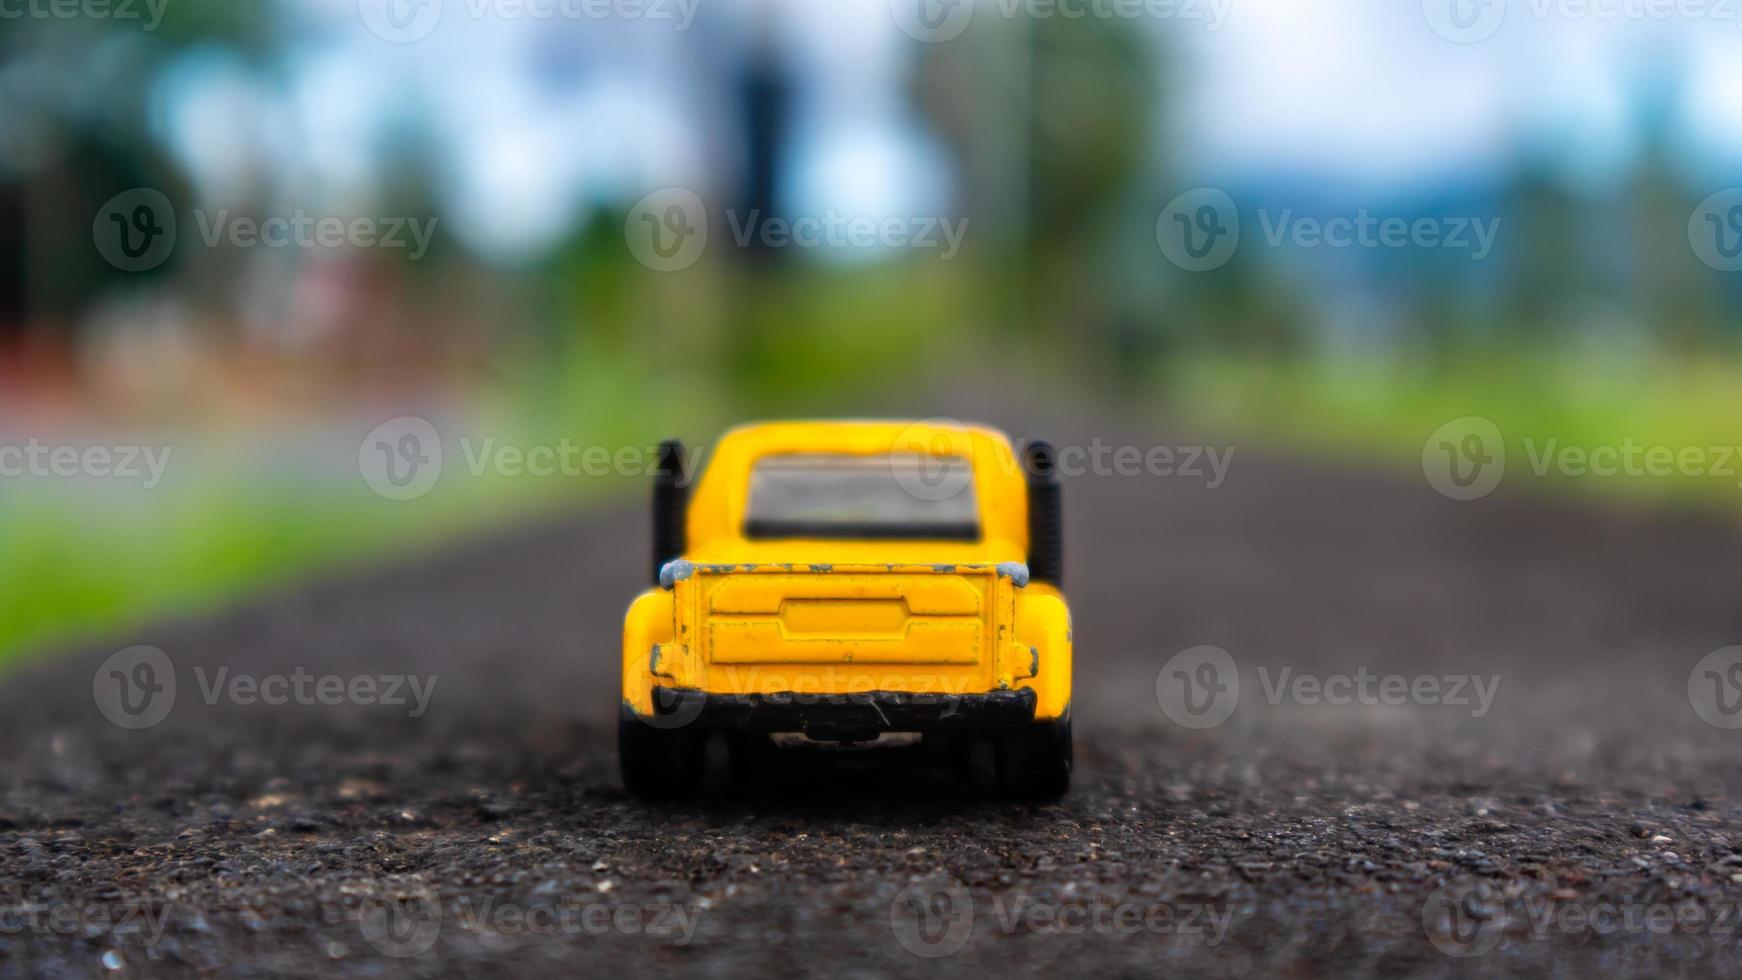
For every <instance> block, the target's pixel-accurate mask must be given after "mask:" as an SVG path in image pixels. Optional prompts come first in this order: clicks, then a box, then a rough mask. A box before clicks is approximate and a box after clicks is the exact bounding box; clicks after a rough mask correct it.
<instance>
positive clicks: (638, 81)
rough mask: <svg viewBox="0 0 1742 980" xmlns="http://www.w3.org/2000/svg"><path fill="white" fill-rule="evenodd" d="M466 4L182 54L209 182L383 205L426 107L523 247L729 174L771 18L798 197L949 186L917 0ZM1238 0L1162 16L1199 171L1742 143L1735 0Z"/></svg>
mask: <svg viewBox="0 0 1742 980" xmlns="http://www.w3.org/2000/svg"><path fill="white" fill-rule="evenodd" d="M361 2H362V3H363V4H364V5H365V6H366V5H368V4H372V3H388V2H395V0H361ZM446 2H447V4H448V5H449V6H450V7H454V8H456V10H458V11H460V12H461V13H460V14H457V15H456V14H455V13H454V12H452V11H450V12H449V14H448V15H447V16H444V18H443V19H442V21H441V22H440V24H439V25H438V26H437V27H436V28H435V30H434V32H433V34H431V35H430V36H429V37H428V38H426V39H424V40H423V41H421V42H420V43H413V44H393V43H389V42H388V41H385V40H382V39H381V38H379V37H376V36H374V35H373V34H371V33H370V32H369V30H368V29H366V27H365V24H364V20H363V18H362V17H361V16H360V15H359V0H287V3H286V5H285V6H284V7H283V8H282V13H281V16H283V17H284V18H285V23H284V24H283V27H282V30H281V31H280V36H281V37H285V38H289V39H290V40H289V41H288V42H287V43H286V44H285V46H284V50H285V55H284V62H283V64H282V66H281V67H280V68H279V72H280V74H278V75H277V76H275V77H272V78H269V79H268V78H262V77H260V75H259V74H257V73H255V72H252V71H250V70H249V69H247V68H246V67H245V66H244V65H243V64H242V63H241V62H240V61H238V60H237V57H236V56H235V55H231V54H228V53H225V52H224V51H222V50H221V49H204V50H202V49H196V50H193V51H191V52H189V53H187V54H186V55H184V56H182V58H181V60H180V62H179V64H177V65H176V66H175V68H174V69H173V70H172V71H170V72H168V73H166V75H165V76H164V77H163V78H162V80H161V82H160V88H161V91H160V92H159V93H158V94H159V95H160V97H161V108H162V111H161V112H160V114H159V117H158V118H159V120H160V123H161V125H162V126H163V127H164V128H165V134H164V135H165V136H166V137H167V138H168V142H169V144H170V145H171V146H172V147H173V148H174V149H175V151H176V154H177V156H178V157H180V158H181V159H182V161H183V163H184V164H185V165H186V166H187V167H188V169H189V170H190V172H191V173H193V174H194V175H195V177H196V181H197V185H198V189H199V192H200V193H201V195H202V196H203V197H206V198H207V199H208V200H213V199H216V200H223V199H224V198H226V197H230V196H237V197H239V196H240V195H241V193H242V191H243V188H242V186H240V185H241V183H242V182H245V181H247V180H248V179H249V175H250V174H258V173H260V172H263V171H271V172H274V173H275V174H277V175H278V178H277V179H281V180H288V181H292V182H294V183H295V184H296V186H297V199H298V200H299V201H305V200H307V199H308V198H307V194H308V192H309V190H310V188H314V189H316V190H317V192H318V193H319V194H321V195H323V196H324V197H326V198H327V199H328V202H330V203H331V204H333V205H335V206H341V207H342V206H352V207H363V206H366V203H367V195H369V194H370V193H371V192H372V189H373V188H375V187H378V186H380V184H381V180H380V178H381V176H382V175H381V173H380V170H381V168H382V167H383V166H384V165H385V161H386V160H387V159H388V151H389V148H390V147H392V146H393V145H394V140H395V139H396V138H402V137H404V136H405V135H406V132H405V131H406V128H407V127H408V126H409V125H410V124H411V123H412V122H413V121H414V120H416V119H421V120H423V125H424V127H425V129H426V130H427V132H426V133H424V134H423V135H422V137H421V138H425V139H429V140H433V141H434V144H435V145H434V146H433V147H432V148H431V150H432V152H430V153H429V154H428V157H429V163H430V165H431V166H432V167H434V168H435V170H436V174H435V176H436V178H437V186H438V188H439V189H440V192H441V194H442V196H443V199H444V200H443V204H444V213H445V214H446V215H447V216H448V221H449V222H450V226H451V227H453V228H454V230H455V231H456V233H457V234H458V235H460V236H461V237H462V238H463V239H464V240H465V241H466V242H467V243H468V244H469V245H470V246H472V247H473V248H474V249H475V250H476V251H478V252H480V253H481V254H484V255H486V256H490V257H494V258H496V259H498V260H501V261H504V262H509V263H512V262H514V261H516V260H517V259H519V258H522V257H525V256H530V255H536V254H538V253H539V251H540V250H541V249H543V248H544V247H547V246H549V245H551V244H553V243H555V242H557V241H559V240H560V239H561V238H562V237H563V236H564V235H565V234H566V233H568V232H569V231H571V230H572V229H573V228H574V227H575V226H576V225H577V224H578V223H580V222H583V221H584V220H585V219H586V218H587V217H588V215H589V214H591V213H592V212H593V211H594V209H595V208H597V207H599V206H601V205H604V204H612V203H615V204H617V205H619V206H620V205H621V203H622V202H624V201H631V200H634V199H635V198H636V197H638V196H639V195H640V194H642V193H645V192H646V191H648V190H651V189H653V188H656V187H660V186H666V185H673V184H678V185H685V186H698V185H700V184H702V183H705V182H706V181H707V180H708V179H709V178H710V175H712V176H713V177H714V178H715V179H717V178H718V175H719V174H720V173H721V170H722V165H723V166H724V167H725V168H726V170H727V171H728V172H729V170H730V166H731V162H730V161H721V160H720V159H718V158H719V156H720V155H721V154H722V153H728V152H730V151H728V150H726V149H723V147H726V146H729V145H731V144H730V143H729V141H725V140H716V139H715V138H714V137H713V135H711V130H710V120H713V119H716V118H718V117H719V116H720V115H722V114H723V113H722V112H721V106H720V105H719V104H717V103H711V102H710V101H709V100H710V99H711V98H719V97H720V96H719V95H718V86H717V85H715V84H714V83H715V82H717V81H718V80H719V79H721V78H723V77H724V75H723V74H722V66H723V65H726V64H729V63H731V62H733V61H734V60H736V59H742V58H744V57H747V56H748V55H749V53H750V52H753V51H754V50H756V48H757V45H758V44H763V43H772V44H773V45H774V47H775V48H776V49H777V50H778V51H780V52H781V54H782V57H783V59H784V61H785V62H786V64H787V66H788V70H789V71H790V72H791V73H792V75H793V78H794V81H795V82H797V85H796V86H795V91H797V92H798V93H800V103H799V105H798V106H797V107H796V111H797V115H798V118H797V120H796V121H795V126H794V128H793V132H794V137H793V142H794V145H793V146H792V147H791V151H792V154H793V167H792V171H791V175H790V177H789V181H788V186H786V187H785V188H783V193H782V199H783V202H784V204H785V205H786V206H787V207H789V208H790V209H791V210H793V211H794V212H805V213H811V212H815V211H818V210H821V209H823V208H825V207H834V208H837V209H839V210H841V211H843V212H848V213H867V214H890V213H906V214H924V213H938V212H939V210H940V209H946V208H947V207H948V201H949V198H950V194H951V188H950V187H949V186H948V181H949V180H950V179H951V178H950V174H951V173H952V172H953V171H952V168H950V167H949V166H947V165H945V164H946V161H945V160H944V158H943V157H942V156H941V154H943V153H944V151H943V149H942V148H941V146H940V144H939V143H938V142H937V141H936V140H935V139H934V138H933V137H932V135H931V134H929V133H928V132H927V131H926V129H925V126H924V124H923V122H922V120H921V119H919V118H918V117H917V116H916V115H915V114H914V112H913V111H912V110H911V109H910V108H909V103H908V101H907V100H906V98H905V96H904V92H903V85H904V84H905V83H906V81H907V80H908V77H907V76H908V73H909V72H910V71H912V70H913V67H914V64H915V55H916V49H917V48H918V47H919V45H918V44H917V42H915V41H913V40H911V39H909V38H908V37H906V36H905V35H904V34H902V33H901V31H900V30H899V28H898V27H897V24H896V20H895V18H894V17H893V16H892V15H891V12H890V2H891V0H827V2H816V0H734V2H724V0H693V2H694V4H695V18H696V23H695V24H694V25H692V26H691V27H690V28H689V30H688V31H685V32H679V31H675V30H673V29H672V24H671V23H670V22H669V21H654V20H647V19H643V20H594V19H585V18H577V19H570V20H568V21H555V22H552V21H545V20H540V19H535V18H532V17H526V16H521V17H510V18H504V17H501V16H483V17H473V16H469V15H466V13H465V11H466V10H467V6H466V5H467V4H471V3H476V2H479V0H446ZM897 2H900V0H897ZM995 2H998V0H982V6H981V8H980V9H981V12H980V13H977V14H976V16H977V17H978V16H984V11H985V10H988V9H994V8H993V7H992V4H994V3H995ZM1204 2H1206V3H1208V2H1209V0H1204ZM1222 2H1225V3H1227V5H1228V8H1227V11H1226V14H1227V15H1226V19H1225V21H1224V22H1223V23H1222V25H1221V26H1220V28H1219V29H1216V30H1211V29H1209V27H1208V24H1207V23H1206V21H1205V20H1204V19H1189V20H1188V19H1160V20H1150V21H1144V22H1141V24H1140V26H1141V28H1142V29H1143V30H1145V31H1146V32H1147V33H1148V34H1149V35H1151V36H1153V38H1154V43H1156V44H1157V45H1161V46H1165V47H1166V48H1167V50H1168V51H1169V52H1170V54H1171V56H1172V60H1171V61H1170V62H1169V63H1170V64H1171V65H1172V72H1171V74H1172V78H1171V80H1170V89H1169V92H1168V96H1169V100H1170V103H1171V105H1170V106H1169V111H1170V113H1171V116H1172V118H1173V119H1174V120H1175V122H1174V124H1173V127H1172V128H1171V129H1168V130H1160V131H1158V132H1157V133H1156V135H1155V138H1156V139H1158V140H1161V141H1164V142H1165V143H1167V144H1168V156H1169V158H1170V159H1171V160H1173V161H1174V162H1175V164H1176V165H1177V167H1178V168H1179V169H1180V170H1181V171H1182V175H1183V176H1186V177H1190V178H1192V179H1202V180H1204V181H1213V180H1215V179H1218V178H1220V179H1227V180H1239V179H1266V178H1267V177H1273V176H1288V177H1290V178H1296V179H1300V178H1304V179H1310V180H1314V181H1321V182H1324V183H1325V184H1327V185H1331V186H1335V185H1338V184H1342V185H1351V184H1352V185H1357V186H1359V187H1361V189H1363V190H1373V189H1375V187H1378V188H1383V189H1389V190H1394V191H1395V190H1403V191H1407V190H1408V189H1409V188H1411V187H1416V186H1432V185H1434V184H1436V183H1443V182H1446V181H1448V180H1450V181H1467V180H1471V179H1478V180H1479V179H1481V178H1482V177H1483V176H1484V175H1487V174H1490V173H1493V172H1496V171H1497V170H1498V169H1499V168H1502V167H1504V166H1505V165H1506V164H1507V162H1508V161H1509V160H1513V159H1516V158H1517V157H1518V156H1519V155H1521V154H1528V155H1530V156H1532V157H1533V158H1535V159H1539V160H1543V161H1546V162H1547V163H1548V164H1549V166H1551V167H1552V168H1554V169H1556V170H1558V171H1559V172H1561V173H1562V174H1563V175H1564V176H1565V177H1566V179H1567V180H1569V181H1570V182H1573V183H1575V184H1584V185H1587V186H1590V187H1592V188H1594V189H1600V188H1601V187H1603V186H1604V185H1605V184H1606V183H1608V182H1612V181H1615V180H1617V179H1619V178H1620V177H1622V176H1624V175H1625V174H1626V172H1627V170H1628V167H1629V166H1630V164H1631V163H1633V162H1634V160H1635V159H1636V156H1637V154H1638V153H1639V152H1640V135H1641V131H1642V125H1643V124H1646V123H1650V124H1653V125H1660V126H1661V127H1662V128H1663V130H1664V131H1665V132H1666V134H1667V137H1668V138H1669V139H1670V140H1671V141H1672V142H1673V146H1672V149H1673V150H1674V152H1675V158H1676V159H1677V161H1678V163H1679V165H1680V166H1682V167H1684V168H1685V169H1686V176H1687V177H1689V178H1690V179H1692V180H1695V181H1699V180H1701V179H1703V178H1706V177H1708V176H1713V175H1718V174H1721V173H1723V171H1724V170H1725V169H1727V168H1731V167H1734V166H1735V165H1736V164H1737V163H1738V162H1742V57H1739V55H1742V31H1739V30H1738V28H1739V27H1742V24H1739V23H1738V21H1737V20H1735V19H1733V15H1730V16H1719V15H1714V16H1712V17H1709V18H1705V19H1678V20H1652V19H1649V18H1643V19H1642V18H1600V17H1597V16H1595V15H1586V16H1582V17H1581V16H1565V15H1562V14H1545V13H1543V12H1542V11H1543V10H1544V9H1545V8H1544V7H1543V6H1542V5H1543V4H1544V3H1546V2H1547V0H1512V2H1511V3H1510V5H1509V6H1508V8H1507V17H1506V19H1505V21H1504V22H1503V23H1502V25H1501V26H1500V28H1499V29H1498V31H1497V32H1496V33H1494V34H1493V36H1491V37H1488V38H1486V39H1485V40H1482V41H1481V42H1479V43H1474V44H1456V43H1451V42H1449V41H1447V40H1446V39H1444V38H1442V37H1440V36H1438V35H1437V34H1435V33H1434V31H1433V30H1432V29H1431V27H1430V26H1429V21H1428V18H1427V17H1426V16H1424V12H1423V0H1334V2H1330V3H1325V2H1314V0H1222ZM1425 2H1426V3H1427V4H1428V5H1432V4H1433V3H1435V2H1438V0H1425ZM1448 2H1449V0H1448ZM1597 2H1598V3H1599V4H1604V3H1607V4H1608V6H1610V7H1613V6H1614V4H1618V3H1622V2H1625V0H1597ZM688 6H689V4H685V8H686V9H687V8H688ZM1571 9H1573V10H1578V9H1581V8H1577V7H1574V8H1571ZM1714 9H1721V8H1717V7H1716V6H1715V8H1714ZM703 38H705V41H703V40H700V39H703ZM764 38H772V42H768V41H766V40H764ZM996 109H997V107H989V111H996ZM1659 117H1661V118H1659ZM359 198H361V200H360V199H359Z"/></svg>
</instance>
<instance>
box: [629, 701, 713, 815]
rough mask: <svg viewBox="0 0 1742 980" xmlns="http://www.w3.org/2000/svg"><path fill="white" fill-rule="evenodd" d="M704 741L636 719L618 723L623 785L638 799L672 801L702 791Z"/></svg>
mask: <svg viewBox="0 0 1742 980" xmlns="http://www.w3.org/2000/svg"><path fill="white" fill-rule="evenodd" d="M702 749H703V741H702V739H701V738H700V737H699V736H698V735H697V733H695V732H687V731H667V730H665V729H660V728H655V727H653V726H652V725H649V724H647V723H646V722H642V721H637V720H636V719H634V718H621V719H619V720H618V722H617V761H618V764H619V766H620V767H621V768H622V771H623V785H624V786H625V787H627V788H628V790H629V792H631V793H634V794H635V795H636V796H643V797H648V798H650V799H672V798H675V797H681V796H689V795H691V794H693V793H695V792H697V791H698V790H699V789H700V788H701V783H702V765H703V758H702Z"/></svg>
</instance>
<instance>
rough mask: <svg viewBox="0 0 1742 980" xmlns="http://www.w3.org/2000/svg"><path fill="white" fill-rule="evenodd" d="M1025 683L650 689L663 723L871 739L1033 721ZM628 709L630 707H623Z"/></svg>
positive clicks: (977, 729) (657, 721)
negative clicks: (997, 686)
mask: <svg viewBox="0 0 1742 980" xmlns="http://www.w3.org/2000/svg"><path fill="white" fill-rule="evenodd" d="M1035 703H1036V699H1035V694H1034V692H1033V691H1032V690H1028V689H1026V688H1022V689H1017V690H1010V691H989V692H986V693H984V694H919V693H912V692H907V691H862V692H858V693H853V694H797V693H777V694H709V693H707V692H704V691H698V690H692V689H683V688H669V687H659V688H655V689H654V690H653V705H654V717H653V718H651V719H643V720H646V721H649V722H650V723H651V724H654V725H656V726H657V727H660V728H679V727H682V728H693V729H697V730H701V731H727V732H801V733H803V734H805V735H809V736H811V737H812V738H820V739H836V740H853V741H860V740H868V739H871V738H875V737H876V736H878V735H880V734H883V733H885V732H947V731H972V732H984V731H996V730H999V729H1005V728H1015V727H1018V726H1021V725H1026V724H1029V723H1030V722H1032V721H1034V713H1035ZM625 710H627V709H625Z"/></svg>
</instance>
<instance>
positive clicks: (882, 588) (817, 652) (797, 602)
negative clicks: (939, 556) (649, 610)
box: [671, 564, 1026, 690]
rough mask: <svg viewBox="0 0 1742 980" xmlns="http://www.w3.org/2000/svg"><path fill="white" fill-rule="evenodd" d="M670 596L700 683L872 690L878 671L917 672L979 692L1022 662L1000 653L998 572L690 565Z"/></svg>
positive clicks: (1004, 592)
mask: <svg viewBox="0 0 1742 980" xmlns="http://www.w3.org/2000/svg"><path fill="white" fill-rule="evenodd" d="M675 585H676V588H677V593H678V595H677V620H678V622H677V625H678V636H679V639H680V642H681V643H682V644H684V646H685V647H686V648H687V649H685V650H684V654H685V655H686V657H685V659H686V660H688V661H689V663H688V666H690V667H691V668H692V669H694V670H697V671H705V672H706V673H707V675H708V677H709V680H710V683H713V682H714V681H718V680H723V679H725V678H724V677H721V676H720V675H721V674H726V675H732V674H735V673H737V672H738V671H737V668H743V667H755V666H768V665H784V666H796V665H817V666H819V667H821V666H824V665H855V666H856V667H864V668H866V670H865V671H864V672H862V676H863V677H864V679H865V682H864V683H861V684H858V685H850V686H867V685H869V686H877V685H876V681H877V679H878V675H879V674H880V673H884V674H886V673H888V671H887V670H886V671H881V672H880V671H878V670H877V669H876V668H877V667H878V666H879V665H883V666H885V667H888V668H893V669H899V667H900V666H901V665H927V666H929V667H934V668H937V669H938V671H937V673H938V675H939V676H948V677H951V678H953V679H955V680H957V681H961V682H969V681H972V682H973V684H972V685H971V686H974V687H978V688H979V689H982V690H985V689H990V688H992V687H994V686H997V683H998V681H999V679H1000V678H1001V677H1004V678H1008V676H1009V674H1010V672H1011V670H1012V669H1013V668H1012V665H1011V664H1010V663H1008V662H1007V661H1010V660H1026V655H1025V654H1023V655H1021V656H1019V655H1018V654H1017V653H1016V652H1015V651H1004V650H1002V649H1001V647H1002V646H1006V645H1009V644H1010V639H1009V638H1010V636H1011V627H1012V622H1013V619H1014V602H1015V591H1014V590H1015V586H1014V584H1013V581H1012V579H1011V578H1010V577H1008V576H1007V575H1006V574H1002V573H1001V572H1000V569H999V566H994V565H838V564H837V565H695V566H693V567H692V569H691V570H690V574H689V575H688V576H687V577H686V578H685V579H684V580H682V581H678V582H676V583H675ZM671 666H674V667H675V666H676V665H671ZM830 673H831V674H833V673H834V672H832V671H831V672H830ZM1025 674H1026V672H1025V671H1023V672H1020V673H1019V674H1018V676H1023V675H1025ZM789 676H790V675H789ZM697 679H698V680H699V679H700V678H699V677H698V678H697ZM741 679H744V680H746V681H747V682H748V679H747V678H741ZM757 686H760V685H757Z"/></svg>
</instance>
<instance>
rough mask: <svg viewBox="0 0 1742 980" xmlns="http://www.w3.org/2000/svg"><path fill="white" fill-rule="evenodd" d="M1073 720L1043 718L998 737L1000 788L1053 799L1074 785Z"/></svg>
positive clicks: (1013, 793) (1030, 797)
mask: <svg viewBox="0 0 1742 980" xmlns="http://www.w3.org/2000/svg"><path fill="white" fill-rule="evenodd" d="M1072 754H1073V749H1072V746H1071V720H1070V718H1068V717H1067V718H1062V719H1060V720H1058V721H1040V722H1034V723H1033V724H1029V725H1024V726H1023V727H1021V728H1018V729H1016V730H1014V731H1009V732H1005V733H1003V734H1002V735H1000V736H998V791H999V792H1001V793H1003V794H1004V795H1005V796H1010V797H1015V798H1017V799H1025V800H1051V799H1057V798H1058V797H1061V796H1063V795H1065V793H1066V792H1068V791H1069V790H1070V788H1071V762H1072Z"/></svg>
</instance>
